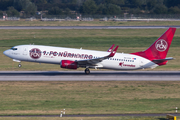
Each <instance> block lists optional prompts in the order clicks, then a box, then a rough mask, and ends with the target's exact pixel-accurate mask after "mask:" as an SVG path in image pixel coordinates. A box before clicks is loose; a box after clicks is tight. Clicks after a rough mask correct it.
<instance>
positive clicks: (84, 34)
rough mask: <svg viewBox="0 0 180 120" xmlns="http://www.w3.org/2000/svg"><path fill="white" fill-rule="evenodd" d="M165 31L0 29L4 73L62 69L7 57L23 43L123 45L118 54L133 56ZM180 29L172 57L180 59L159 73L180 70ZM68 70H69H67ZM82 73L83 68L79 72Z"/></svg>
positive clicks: (103, 48) (88, 46) (92, 46)
mask: <svg viewBox="0 0 180 120" xmlns="http://www.w3.org/2000/svg"><path fill="white" fill-rule="evenodd" d="M164 31H165V29H137V30H134V29H127V30H119V29H115V30H0V36H1V37H0V57H1V59H0V70H1V71H2V70H62V69H60V68H59V66H58V65H48V64H41V65H39V64H38V63H27V62H23V63H22V65H23V67H22V68H21V69H19V68H18V67H17V65H18V63H15V62H12V59H10V58H8V57H6V56H4V55H3V51H4V50H6V49H9V48H11V47H12V46H16V45H21V44H30V43H31V44H33V43H34V44H39V45H49V46H61V47H70V48H81V47H82V48H83V49H90V50H100V51H106V50H107V49H108V48H109V47H110V46H111V45H112V44H116V45H119V46H120V47H119V49H118V52H124V53H132V52H135V51H142V50H145V49H146V48H147V47H149V46H150V45H151V44H152V43H153V42H154V41H155V40H156V39H157V38H158V37H159V36H160V35H161V34H163V33H164ZM179 43H180V30H179V29H177V31H176V34H175V37H174V39H173V42H172V44H171V47H170V50H169V53H168V55H167V56H168V57H174V58H176V59H175V60H173V61H169V63H168V65H165V66H162V67H158V68H156V69H155V70H180V53H179V52H178V51H180V48H179ZM63 70H65V69H63ZM79 70H81V69H79Z"/></svg>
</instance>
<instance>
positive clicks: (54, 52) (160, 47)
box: [3, 28, 176, 74]
mask: <svg viewBox="0 0 180 120" xmlns="http://www.w3.org/2000/svg"><path fill="white" fill-rule="evenodd" d="M175 31H176V28H169V29H168V30H167V31H166V32H165V33H164V34H163V35H162V36H161V37H159V38H158V39H157V40H156V41H155V42H154V43H153V44H152V45H151V46H150V47H149V48H148V49H146V50H145V51H140V52H135V53H130V54H125V53H116V51H117V49H118V46H116V47H115V48H114V44H113V45H112V46H111V47H110V48H109V49H108V50H107V51H106V52H103V51H95V50H83V49H73V48H65V47H51V46H43V45H18V46H14V47H12V48H11V49H9V50H6V51H4V52H3V53H4V55H6V56H8V57H10V58H12V59H13V61H16V62H19V65H18V66H19V67H21V61H28V62H38V63H50V64H59V65H60V67H61V68H66V69H77V68H79V67H82V68H85V73H86V74H89V73H90V70H89V68H94V69H113V70H135V69H145V68H155V67H157V66H161V65H166V63H167V62H168V60H172V59H173V58H172V57H168V58H166V55H167V53H168V50H169V47H170V45H171V42H172V39H173V37H174V34H175ZM113 48H114V49H113Z"/></svg>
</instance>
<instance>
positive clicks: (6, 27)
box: [0, 26, 180, 29]
mask: <svg viewBox="0 0 180 120" xmlns="http://www.w3.org/2000/svg"><path fill="white" fill-rule="evenodd" d="M169 27H175V28H180V26H0V29H168V28H169Z"/></svg>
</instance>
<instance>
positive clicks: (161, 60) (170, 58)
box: [152, 57, 174, 64]
mask: <svg viewBox="0 0 180 120" xmlns="http://www.w3.org/2000/svg"><path fill="white" fill-rule="evenodd" d="M173 59H174V58H173V57H168V58H165V59H156V60H152V62H154V63H156V64H158V63H163V62H167V61H168V60H173Z"/></svg>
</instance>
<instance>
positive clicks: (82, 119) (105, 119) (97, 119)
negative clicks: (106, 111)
mask: <svg viewBox="0 0 180 120" xmlns="http://www.w3.org/2000/svg"><path fill="white" fill-rule="evenodd" d="M59 119H61V120H72V119H73V120H166V118H165V117H77V118H76V117H73V118H69V117H62V118H58V117H54V118H51V117H48V118H47V117H46V118H45V117H29V118H20V117H14V118H6V117H2V118H0V120H59Z"/></svg>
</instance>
